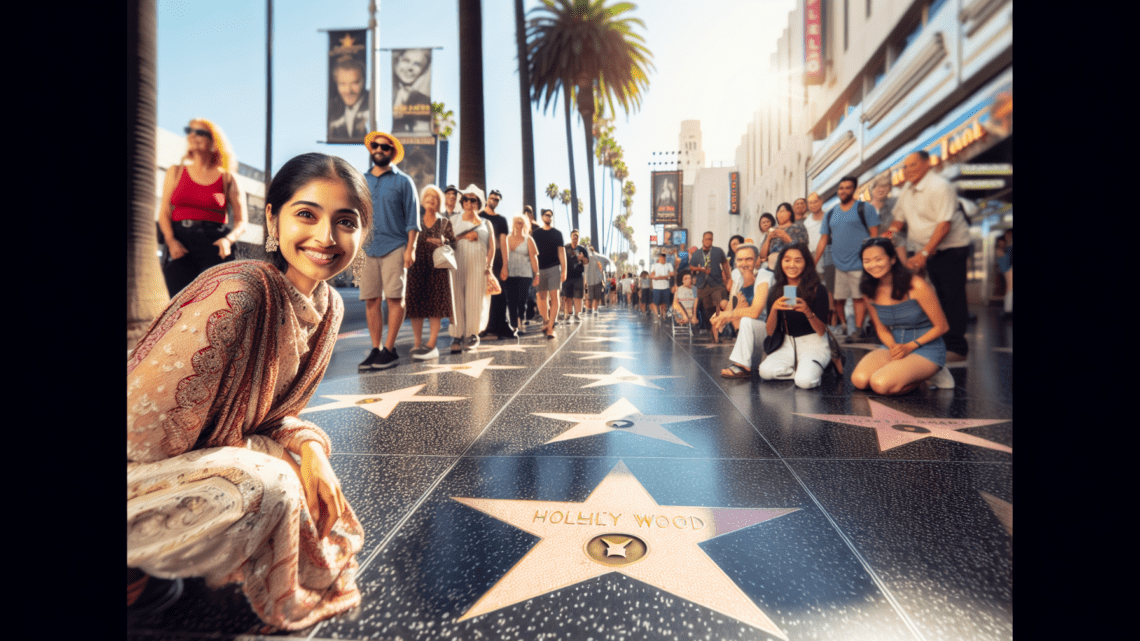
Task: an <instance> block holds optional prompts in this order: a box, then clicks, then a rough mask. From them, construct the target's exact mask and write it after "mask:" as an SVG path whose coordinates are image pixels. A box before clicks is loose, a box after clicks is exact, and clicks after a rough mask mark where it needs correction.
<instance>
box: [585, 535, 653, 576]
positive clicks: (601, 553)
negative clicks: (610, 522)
mask: <svg viewBox="0 0 1140 641" xmlns="http://www.w3.org/2000/svg"><path fill="white" fill-rule="evenodd" d="M648 553H649V548H648V547H646V545H645V541H642V540H641V539H639V538H637V537H636V536H630V535H628V534H602V535H600V536H595V537H594V538H592V539H590V540H589V541H588V542H587V543H586V556H588V557H590V560H591V561H593V562H595V563H601V564H602V565H607V566H610V567H615V568H616V567H622V566H624V565H629V564H631V563H637V562H638V561H640V560H641V559H643V558H645V555H646V554H648Z"/></svg>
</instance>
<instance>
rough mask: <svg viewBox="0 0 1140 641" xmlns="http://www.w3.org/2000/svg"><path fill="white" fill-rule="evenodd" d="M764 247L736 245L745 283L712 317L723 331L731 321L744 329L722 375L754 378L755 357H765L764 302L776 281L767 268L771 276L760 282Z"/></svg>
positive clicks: (747, 243)
mask: <svg viewBox="0 0 1140 641" xmlns="http://www.w3.org/2000/svg"><path fill="white" fill-rule="evenodd" d="M759 256H760V248H759V247H757V246H756V245H753V244H752V243H749V242H747V241H745V242H744V243H741V244H740V245H737V246H736V268H737V269H739V270H740V275H741V276H743V277H744V284H743V286H741V288H740V291H738V292H733V297H732V304H730V306H729V308H728V309H726V310H723V311H720V312H717V313H716V314H715V315H714V316H713V317H712V325H713V327H714V328H716V330H717V331H718V332H719V331H720V330H721V329H722V328H724V326H725V325H728V324H729V323H740V331H739V333H738V334H737V335H736V345H734V346H733V348H732V354H730V355H729V361H730V362H729V366H728V367H727V368H725V369H723V370H721V372H720V375H721V376H723V377H725V378H751V377H752V360H753V357H754V356H756V355H759V357H760V358H758V359H756V360H757V362H759V361H760V359H762V358H763V357H764V350H763V349H758V346H762V345H763V344H764V338H765V337H767V336H768V330H767V328H766V327H765V326H764V323H763V322H762V321H761V320H760V315H761V314H762V313H763V312H764V303H765V302H767V300H768V288H769V287H771V286H772V283H771V282H770V280H769V279H768V278H771V276H770V274H771V272H769V271H767V270H765V271H764V273H765V274H768V275H769V277H768V278H765V279H761V280H760V281H759V282H757V279H756V273H757V272H756V268H757V262H759V258H758V257H759Z"/></svg>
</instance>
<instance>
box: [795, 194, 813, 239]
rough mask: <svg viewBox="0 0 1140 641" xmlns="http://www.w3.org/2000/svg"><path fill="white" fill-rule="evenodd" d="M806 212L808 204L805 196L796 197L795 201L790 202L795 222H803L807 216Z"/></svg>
mask: <svg viewBox="0 0 1140 641" xmlns="http://www.w3.org/2000/svg"><path fill="white" fill-rule="evenodd" d="M807 212H808V204H807V199H806V198H797V199H796V200H795V202H793V203H792V213H793V214H795V215H796V222H797V223H802V222H804V219H805V218H807ZM808 247H811V245H808Z"/></svg>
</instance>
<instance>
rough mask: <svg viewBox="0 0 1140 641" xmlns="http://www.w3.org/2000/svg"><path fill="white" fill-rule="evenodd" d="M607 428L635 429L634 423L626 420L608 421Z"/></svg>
mask: <svg viewBox="0 0 1140 641" xmlns="http://www.w3.org/2000/svg"><path fill="white" fill-rule="evenodd" d="M606 427H633V421H630V420H626V419H624V418H619V419H615V420H612V421H606Z"/></svg>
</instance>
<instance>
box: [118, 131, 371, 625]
mask: <svg viewBox="0 0 1140 641" xmlns="http://www.w3.org/2000/svg"><path fill="white" fill-rule="evenodd" d="M265 200H266V205H265V222H266V228H265V231H266V241H265V249H266V252H267V254H268V255H269V260H270V262H263V261H258V260H243V261H235V262H226V263H222V264H221V265H217V266H215V267H212V268H210V269H207V270H206V271H205V272H203V273H202V274H201V275H199V276H198V277H197V278H196V279H194V281H193V282H191V283H190V284H189V285H187V286H186V287H185V288H184V289H183V290H181V292H179V293H178V294H177V295H176V296H175V297H174V298H173V299H171V301H170V303H169V305H167V307H166V309H165V310H164V311H163V312H162V314H160V315H159V316H158V318H156V319H155V321H154V323H153V324H152V325H151V326H150V328H149V329H148V330H147V332H146V334H145V335H144V336H143V337H142V338H141V339H140V340H139V342H138V344H137V345H136V346H135V348H134V349H133V350H132V351H131V352H130V354H128V356H127V610H128V617H129V618H136V617H140V616H141V617H145V616H150V615H153V614H155V613H157V612H159V611H161V610H162V609H164V608H165V607H169V605H170V604H171V603H172V602H173V600H174V599H176V598H177V597H178V595H179V594H180V593H181V585H182V582H181V577H205V579H206V584H207V585H209V586H211V587H220V586H222V585H225V584H229V583H240V584H241V585H242V589H243V591H244V592H245V594H246V597H247V598H248V599H249V604H250V607H251V608H252V609H253V611H254V612H255V613H256V614H257V616H258V617H260V618H261V620H262V621H264V622H265V623H266V624H268V625H269V626H271V627H273V628H279V629H284V630H302V629H305V628H308V627H311V626H312V625H314V624H315V623H317V622H318V621H321V620H323V619H326V618H328V617H331V616H333V615H336V614H339V613H341V612H344V611H346V610H349V609H351V608H354V607H356V606H357V605H359V604H360V591H359V590H358V589H357V586H356V572H357V563H356V559H355V555H356V553H357V552H359V551H360V549H361V547H362V545H363V544H364V530H363V528H362V527H361V525H360V521H359V520H357V517H356V515H355V513H353V511H352V508H351V507H349V505H348V501H347V500H346V499H345V496H344V492H343V491H342V490H341V485H340V482H339V481H338V480H337V477H336V474H334V473H333V469H332V466H331V465H330V463H329V454H330V448H331V445H330V441H329V437H328V435H326V434H325V432H324V431H322V430H321V429H320V428H319V427H317V426H316V425H314V424H313V423H310V422H309V421H306V420H303V419H301V418H299V417H298V416H299V414H300V413H301V411H302V410H303V409H304V408H305V406H306V405H308V403H309V400H310V399H311V398H312V397H313V394H314V393H315V392H316V391H317V386H318V385H319V384H320V382H321V378H322V377H323V376H324V373H325V369H326V368H327V367H328V364H329V361H330V359H331V358H332V353H333V346H334V345H335V344H336V337H337V332H338V331H339V329H340V323H341V319H342V318H343V316H344V302H343V301H342V300H341V297H340V294H338V293H337V291H336V290H335V289H333V288H332V287H330V286H329V285H328V283H327V281H329V280H331V279H332V278H333V277H335V276H336V275H337V274H339V273H340V272H342V271H344V270H345V269H347V268H348V267H349V266H350V265H352V266H353V271H355V272H357V274H359V273H360V271H359V270H360V269H361V268H363V266H364V260H363V258H364V250H363V247H364V245H366V244H367V243H366V240H365V238H364V236H365V230H370V229H372V197H371V194H370V193H369V190H368V184H367V183H366V182H365V179H364V176H362V175H361V174H360V172H359V171H357V170H356V169H354V168H353V167H352V165H350V164H348V163H347V162H345V161H344V160H343V159H341V158H336V157H333V156H326V155H324V154H317V153H309V154H304V155H301V156H297V157H296V158H293V159H292V160H290V161H289V162H287V163H285V165H284V166H283V167H281V169H279V170H278V171H277V172H276V174H275V175H274V176H273V182H272V184H270V185H269V190H268V193H267V194H266V196H265Z"/></svg>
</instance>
